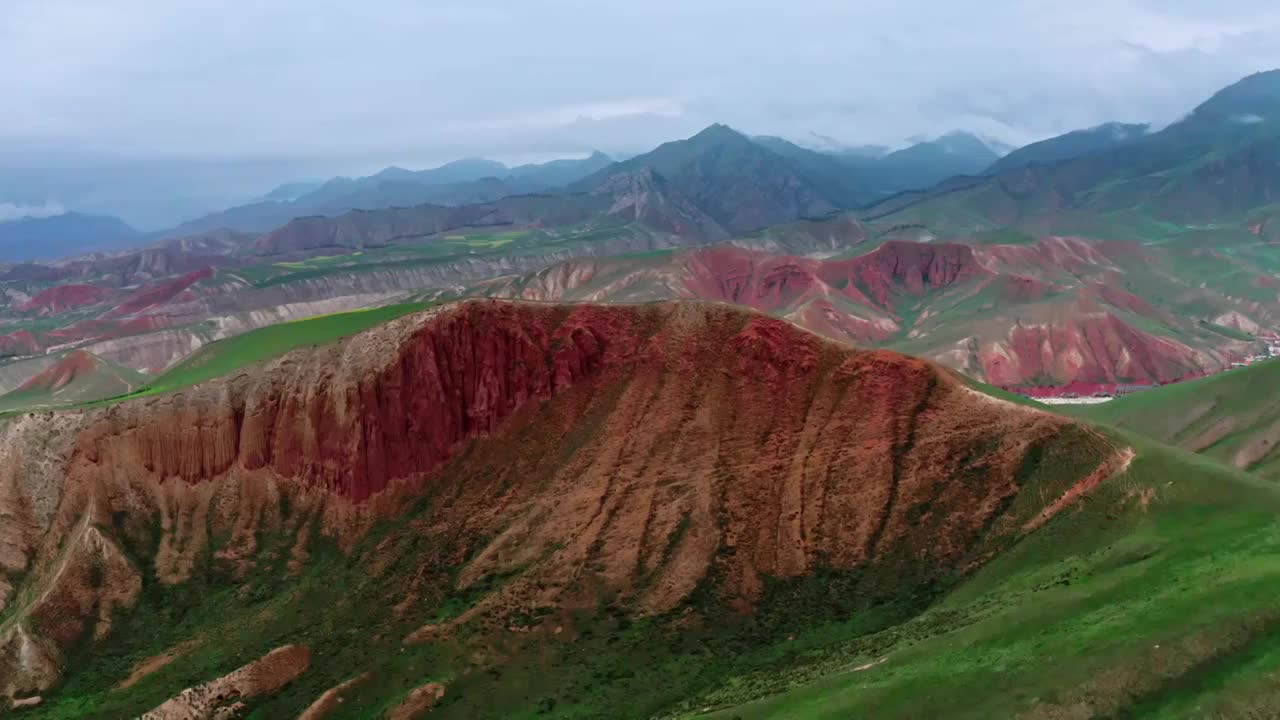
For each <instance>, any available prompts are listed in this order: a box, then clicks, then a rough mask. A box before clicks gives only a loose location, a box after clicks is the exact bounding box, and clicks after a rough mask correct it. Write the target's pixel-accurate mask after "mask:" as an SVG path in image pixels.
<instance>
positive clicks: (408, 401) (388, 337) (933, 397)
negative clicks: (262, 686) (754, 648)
mask: <svg viewBox="0 0 1280 720" xmlns="http://www.w3.org/2000/svg"><path fill="white" fill-rule="evenodd" d="M2 432H3V435H0V453H3V456H4V458H5V460H6V462H5V463H3V464H0V517H3V518H5V519H6V521H5V522H4V523H3V524H0V610H2V611H4V615H3V617H5V618H7V619H6V620H5V621H4V622H3V623H0V678H4V679H3V681H0V694H13V693H17V692H26V693H35V692H40V691H42V690H44V689H47V688H48V687H50V686H52V685H53V684H55V683H56V682H57V679H58V677H59V673H60V668H61V667H62V661H63V658H64V653H65V652H66V650H67V649H68V648H71V647H74V646H76V644H77V643H78V642H80V641H81V640H82V639H83V638H85V637H88V636H98V637H101V636H103V635H105V634H107V633H109V632H110V631H111V627H112V622H113V620H112V618H114V617H115V616H117V615H118V614H120V613H125V612H128V608H129V607H130V606H131V605H132V604H133V603H135V602H136V601H137V598H138V593H139V592H140V587H141V584H140V583H141V577H140V575H139V573H154V574H155V575H156V577H158V578H160V579H161V581H162V582H164V583H167V584H178V583H183V582H187V581H188V580H190V579H191V578H192V574H193V573H194V572H198V570H197V569H196V568H198V567H200V564H199V562H198V560H199V558H201V557H207V556H208V555H207V554H208V553H210V552H212V553H213V556H212V557H214V558H215V559H216V562H217V563H219V564H221V565H225V566H228V567H230V568H237V567H238V568H241V569H243V568H245V567H248V566H252V565H253V563H254V562H255V558H256V556H257V553H258V552H259V547H260V542H261V539H262V538H264V537H267V536H279V535H284V536H287V537H291V538H293V539H292V540H291V541H290V542H291V543H292V544H293V547H294V550H293V552H292V556H293V557H294V558H295V562H296V563H305V562H306V557H307V554H308V550H307V548H308V547H309V544H310V543H312V542H314V541H315V539H316V535H315V534H316V533H321V534H325V535H330V536H333V537H335V538H337V539H339V541H340V542H341V543H342V544H343V546H344V547H350V546H351V544H352V543H353V542H354V540H355V539H356V538H358V537H360V536H361V535H362V534H363V533H364V532H366V531H367V529H368V528H369V527H371V525H372V524H373V523H375V522H377V521H378V520H379V519H385V518H388V517H393V516H397V515H399V514H400V513H401V512H403V511H404V509H405V508H407V507H408V506H409V505H410V504H412V503H413V501H414V500H415V499H416V498H419V497H422V496H424V495H430V496H432V497H437V498H447V502H438V503H433V504H432V505H431V509H430V510H429V512H428V514H427V515H426V516H424V517H423V518H421V522H420V523H417V524H415V525H414V526H413V527H415V528H417V529H416V530H414V532H418V533H426V534H428V535H430V536H431V537H439V538H440V540H439V543H438V548H439V550H437V551H436V552H434V553H432V554H430V555H428V556H423V557H420V558H417V559H416V560H415V561H414V562H417V563H419V564H420V565H422V572H419V573H417V579H416V580H412V579H406V582H405V584H404V586H403V592H404V596H403V597H400V598H388V599H387V601H388V603H391V602H401V603H406V604H409V606H411V605H412V603H414V602H419V601H421V597H422V593H423V592H425V589H424V587H422V586H421V585H420V583H425V582H428V580H430V579H432V578H436V579H435V580H432V581H433V582H438V581H439V580H438V578H437V575H436V574H433V573H432V572H430V568H431V563H447V564H455V563H465V566H464V567H463V569H462V571H461V574H460V575H459V576H458V577H457V579H456V583H457V584H458V586H459V587H464V588H465V587H470V586H473V585H476V584H478V583H480V582H481V581H482V580H483V579H484V578H486V577H491V576H494V575H495V574H496V575H501V576H503V577H514V579H513V580H511V581H509V582H507V583H506V584H505V585H504V586H503V589H502V590H501V591H500V592H496V593H493V594H492V595H490V596H488V597H486V598H484V599H483V600H481V602H480V607H483V608H488V609H489V610H493V611H495V612H507V611H511V610H512V609H513V608H519V607H527V606H531V604H532V605H537V606H555V607H593V606H594V603H595V602H596V600H594V599H593V598H595V597H596V596H597V594H598V593H600V592H607V593H609V594H610V595H611V596H616V597H618V598H621V599H622V600H623V601H625V602H626V603H627V606H628V607H630V608H632V611H633V612H636V613H639V614H644V613H651V612H663V611H667V610H671V609H673V608H676V607H678V606H679V605H680V604H681V603H682V602H684V601H685V600H686V599H687V598H688V597H689V596H690V594H691V593H693V592H694V590H695V588H697V587H699V586H700V585H702V584H704V583H705V582H712V583H713V586H714V587H715V588H716V593H717V596H718V597H719V598H721V601H722V602H725V603H728V604H729V605H730V606H733V607H737V608H740V609H742V610H748V609H749V608H750V607H751V606H752V604H753V603H754V601H755V598H757V597H758V596H759V594H760V593H761V591H762V588H763V586H764V582H765V580H766V579H767V578H769V577H783V578H787V577H796V576H799V575H803V574H805V573H809V572H811V571H813V570H815V569H816V568H818V567H820V566H834V567H837V568H858V567H868V568H870V567H874V566H876V565H877V563H879V562H880V561H881V558H884V557H887V556H893V557H899V558H900V557H912V558H916V559H917V560H918V562H915V563H913V564H912V565H911V567H912V568H913V570H911V571H910V572H912V573H916V574H918V575H919V578H920V580H921V581H927V580H928V579H929V578H931V577H935V576H940V574H949V573H954V572H965V571H966V570H967V569H970V568H972V567H974V566H976V565H977V564H979V563H981V562H982V561H983V560H984V559H985V558H987V557H989V556H990V555H991V554H992V553H994V552H995V551H996V550H997V549H998V548H999V547H1000V546H1001V543H1005V542H1007V541H1009V540H1011V539H1014V538H1016V537H1018V536H1019V535H1020V534H1021V533H1023V532H1027V529H1026V528H1028V527H1030V525H1028V523H1031V522H1032V521H1033V519H1034V518H1035V517H1036V516H1037V514H1040V513H1041V512H1042V509H1043V508H1044V504H1045V503H1046V502H1048V501H1049V500H1050V499H1052V498H1054V497H1056V496H1057V495H1059V494H1062V493H1064V492H1066V490H1067V486H1062V487H1057V486H1054V487H1044V486H1040V487H1038V488H1037V489H1036V490H1035V491H1034V493H1032V494H1031V495H1027V494H1026V493H1024V492H1023V489H1024V487H1026V486H1027V484H1028V483H1029V482H1033V480H1034V477H1035V470H1034V467H1035V464H1036V463H1037V462H1039V461H1040V460H1041V459H1043V458H1052V457H1055V456H1056V454H1057V453H1060V452H1063V453H1068V455H1069V456H1070V457H1071V458H1073V461H1072V462H1073V463H1074V464H1073V465H1072V467H1076V466H1078V467H1079V472H1078V477H1077V476H1070V479H1071V480H1072V481H1074V480H1076V479H1083V478H1084V476H1086V475H1087V474H1089V473H1090V472H1093V471H1095V470H1096V471H1097V472H1101V468H1105V467H1106V463H1107V462H1108V459H1109V458H1110V457H1111V456H1112V455H1113V453H1114V451H1113V450H1112V449H1111V448H1110V447H1109V445H1108V444H1107V443H1105V442H1104V441H1103V440H1102V439H1101V438H1100V437H1098V436H1096V435H1094V434H1093V433H1092V432H1091V431H1088V430H1084V429H1082V428H1080V427H1078V426H1076V425H1074V424H1072V423H1071V422H1069V421H1067V420H1064V419H1062V418H1059V417H1056V416H1052V415H1048V414H1045V413H1041V412H1038V411H1036V410H1032V409H1028V408H1023V407H1019V406H1015V405H1011V404H1008V403H1005V402H1002V401H998V400H995V399H992V398H990V397H987V396H985V395H982V394H980V393H977V392H975V391H973V390H972V389H970V388H969V387H968V386H967V385H966V384H965V383H964V382H963V381H961V380H959V379H958V378H957V377H956V376H954V375H952V374H951V373H950V372H948V371H944V370H941V369H939V368H938V367H936V366H934V365H932V364H930V363H928V362H925V361H922V360H916V359H912V358H908V357H905V356H901V355H897V354H894V353H890V352H884V351H871V352H860V351H855V350H853V349H851V348H850V347H848V346H844V345H840V344H836V343H833V342H830V341H827V340H823V339H821V338H819V337H818V336H815V335H812V334H809V333H807V332H805V331H802V330H800V329H798V328H797V327H795V326H793V325H791V324H789V323H787V322H784V321H781V320H777V319H772V318H767V317H764V316H760V315H755V314H751V313H747V312H744V311H742V310H738V309H734V308H731V307H729V306H724V305H714V304H700V303H691V304H658V305H644V306H625V307H623V306H592V305H587V306H577V307H573V306H553V305H542V304H530V303H510V302H493V301H472V302H467V303H463V304H457V305H450V306H444V307H441V308H439V309H435V310H431V311H427V312H424V313H421V314H418V315H414V316H409V317H405V318H402V319H400V320H396V321H393V322H391V323H388V324H387V325H384V326H381V327H379V328H376V329H374V330H371V331H369V332H366V333H364V334H361V335H359V336H356V337H354V338H351V339H348V340H346V341H342V342H339V343H335V344H332V345H327V346H322V347H317V348H314V349H308V350H301V351H296V352H294V353H291V354H289V355H286V356H284V357H282V358H280V359H278V360H276V361H273V362H270V363H268V364H267V365H265V366H260V367H255V368H248V369H246V370H245V371H242V372H239V373H236V374H235V375H233V376H230V377H226V378H223V379H220V380H217V381H214V382H211V383H208V384H206V385H204V386H200V387H197V388H195V389H192V390H190V391H183V392H180V393H175V394H171V395H165V396H158V397H152V398H147V399H141V400H135V401H129V402H125V403H122V404H118V405H115V406H111V407H107V408H100V409H95V410H91V411H81V412H75V413H43V414H35V415H30V416H27V417H24V418H21V419H18V420H16V421H14V422H12V423H11V424H9V425H7V426H5V427H4V428H3V431H2ZM1028 468H1031V470H1028ZM1029 473H1030V474H1029ZM1068 484H1069V483H1068ZM1064 504H1065V502H1064ZM1049 512H1056V510H1050V511H1049ZM161 518H163V520H161ZM152 533H155V534H156V535H157V536H158V537H159V543H158V545H157V546H154V547H155V550H154V555H152V556H150V557H147V558H145V561H144V565H142V566H138V565H137V564H135V561H133V560H130V559H127V556H126V553H125V552H124V551H123V550H122V544H123V543H127V542H131V540H130V539H131V538H139V537H140V538H147V537H151V536H152ZM146 546H147V547H153V546H151V545H150V544H148V545H146ZM441 553H443V555H442V554H441ZM415 598H416V599H415ZM503 608H506V609H507V610H503ZM465 621H466V618H465V617H464V618H462V619H461V620H460V622H465ZM20 648H21V652H19V649H20Z"/></svg>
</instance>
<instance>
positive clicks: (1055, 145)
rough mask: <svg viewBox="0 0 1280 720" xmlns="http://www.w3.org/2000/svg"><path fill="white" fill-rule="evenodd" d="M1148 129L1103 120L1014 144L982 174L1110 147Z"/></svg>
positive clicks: (1148, 129) (1112, 147) (1138, 136)
mask: <svg viewBox="0 0 1280 720" xmlns="http://www.w3.org/2000/svg"><path fill="white" fill-rule="evenodd" d="M1150 129H1151V126H1150V125H1145V124H1125V123H1106V124H1105V125H1099V126H1097V127H1094V128H1089V129H1088V130H1074V131H1072V132H1069V133H1066V134H1065V135H1058V136H1057V137H1051V138H1049V139H1047V140H1041V141H1039V142H1034V143H1031V144H1030V145H1026V146H1024V147H1021V148H1018V149H1017V150H1014V151H1012V152H1010V153H1009V154H1008V155H1005V156H1004V157H1002V158H1000V159H999V160H997V161H995V163H993V164H992V165H991V167H989V168H987V171H986V174H989V175H994V174H998V173H1001V172H1004V171H1005V170H1012V169H1013V168H1019V167H1023V166H1024V165H1033V164H1040V165H1048V164H1050V163H1055V162H1058V161H1060V160H1069V159H1071V158H1076V157H1081V156H1084V155H1092V154H1093V153H1099V152H1106V151H1108V150H1114V149H1116V148H1118V147H1123V146H1124V145H1128V144H1129V143H1132V142H1134V141H1136V140H1140V139H1141V138H1142V137H1144V136H1145V135H1146V134H1147V133H1148V132H1149V131H1150Z"/></svg>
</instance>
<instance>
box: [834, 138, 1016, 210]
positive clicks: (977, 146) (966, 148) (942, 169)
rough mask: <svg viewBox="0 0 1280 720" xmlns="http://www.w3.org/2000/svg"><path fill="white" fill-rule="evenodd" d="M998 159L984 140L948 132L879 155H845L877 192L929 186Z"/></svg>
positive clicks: (979, 168) (971, 171)
mask: <svg viewBox="0 0 1280 720" xmlns="http://www.w3.org/2000/svg"><path fill="white" fill-rule="evenodd" d="M998 158H999V155H997V154H996V152H995V151H994V150H992V149H991V148H990V147H989V146H988V145H987V144H986V143H985V142H983V141H982V140H981V139H979V138H978V137H977V136H976V135H973V134H970V133H967V132H960V131H957V132H952V133H948V134H946V135H943V136H942V137H940V138H937V139H935V140H928V141H925V142H920V143H916V144H915V145H911V146H908V147H905V148H903V149H901V150H896V151H894V152H891V153H888V154H887V155H884V156H881V157H867V156H865V155H856V154H845V155H843V156H842V159H843V160H844V161H845V162H846V163H847V164H849V165H851V166H853V167H855V168H857V169H858V170H859V171H860V172H861V173H862V174H863V175H864V177H865V178H866V180H867V182H869V183H870V184H871V187H872V189H873V190H874V191H875V192H876V193H877V194H879V195H881V196H884V195H891V194H893V193H896V192H901V191H903V190H922V189H925V188H930V187H933V186H934V185H936V184H938V183H940V182H942V181H943V180H945V179H947V178H949V177H954V176H956V175H974V174H977V173H979V172H982V171H983V170H984V169H986V168H987V167H988V166H989V165H991V163H993V162H995V161H996V160H997V159H998Z"/></svg>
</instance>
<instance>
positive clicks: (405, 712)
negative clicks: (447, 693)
mask: <svg viewBox="0 0 1280 720" xmlns="http://www.w3.org/2000/svg"><path fill="white" fill-rule="evenodd" d="M443 697H444V685H441V684H440V683H435V682H431V683H427V684H426V685H422V686H420V687H416V688H414V689H412V690H410V691H409V696H408V697H406V698H405V699H404V702H402V703H400V704H399V705H397V706H396V707H395V708H393V709H392V710H391V712H389V713H387V719H388V720H414V719H415V718H420V717H422V716H423V715H426V714H427V713H428V712H430V711H431V708H432V707H434V706H435V704H436V703H438V702H440V699H441V698H443Z"/></svg>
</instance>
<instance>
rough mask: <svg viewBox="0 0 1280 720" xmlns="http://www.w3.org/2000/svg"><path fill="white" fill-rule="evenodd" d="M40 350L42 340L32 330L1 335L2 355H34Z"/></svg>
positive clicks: (0, 349)
mask: <svg viewBox="0 0 1280 720" xmlns="http://www.w3.org/2000/svg"><path fill="white" fill-rule="evenodd" d="M40 350H41V345H40V340H39V339H37V338H36V336H35V335H34V334H33V333H32V332H31V331H30V330H18V331H16V332H11V333H9V334H8V335H0V355H5V356H8V355H34V354H36V353H38V352H40Z"/></svg>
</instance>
